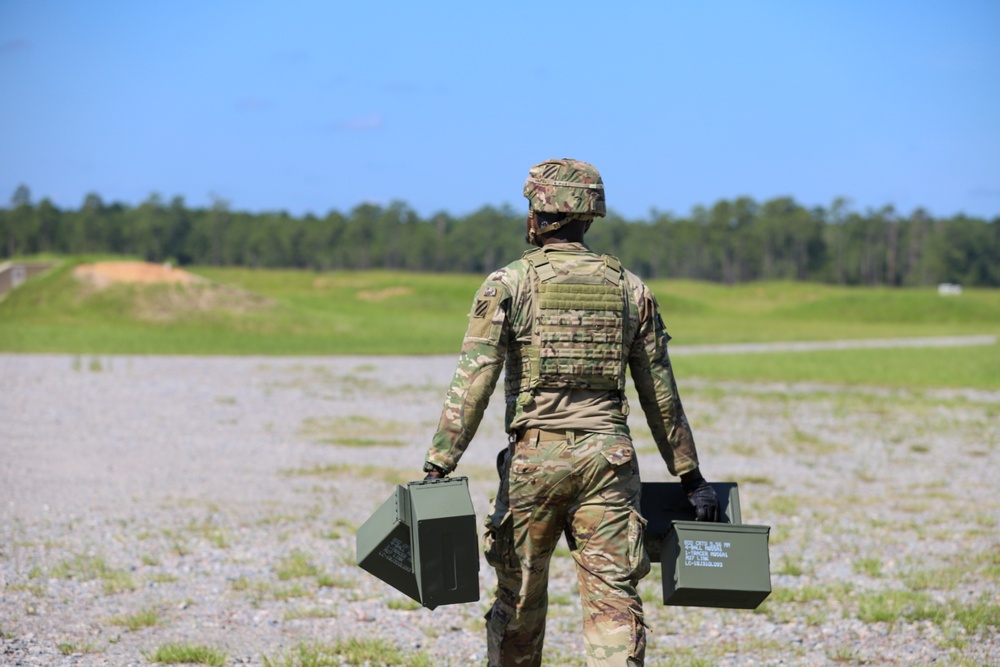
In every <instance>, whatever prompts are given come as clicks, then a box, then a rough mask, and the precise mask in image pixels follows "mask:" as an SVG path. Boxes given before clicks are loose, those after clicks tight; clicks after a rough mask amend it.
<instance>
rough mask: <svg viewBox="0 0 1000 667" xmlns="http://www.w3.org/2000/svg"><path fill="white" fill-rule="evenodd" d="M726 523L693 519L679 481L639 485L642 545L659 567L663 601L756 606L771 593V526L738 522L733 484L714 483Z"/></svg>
mask: <svg viewBox="0 0 1000 667" xmlns="http://www.w3.org/2000/svg"><path fill="white" fill-rule="evenodd" d="M712 486H713V487H714V488H715V492H716V494H717V495H718V496H719V504H720V506H721V509H722V511H723V513H724V514H725V518H726V519H727V521H728V523H709V522H705V521H694V520H693V519H694V508H693V507H691V504H690V503H689V502H688V500H687V496H686V495H685V494H684V490H683V488H682V487H681V485H680V484H677V483H662V482H652V483H644V484H643V485H642V503H641V508H640V511H641V512H642V515H643V516H644V517H645V518H646V520H647V522H648V523H647V526H646V529H647V530H646V533H647V534H646V538H645V542H646V548H647V551H649V554H650V559H651V560H654V562H655V561H659V562H660V564H661V565H662V566H663V572H662V575H663V577H662V578H663V603H664V604H666V605H677V606H692V607H726V608H730V609H755V608H756V607H757V606H759V605H760V603H761V602H763V601H764V599H765V598H767V596H768V595H770V593H771V564H770V557H769V556H768V545H767V540H768V535H769V533H770V527H768V526H753V525H744V524H742V523H741V516H740V506H739V492H738V490H737V486H736V484H734V483H714V484H712Z"/></svg>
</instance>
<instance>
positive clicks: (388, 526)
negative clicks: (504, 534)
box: [356, 477, 479, 609]
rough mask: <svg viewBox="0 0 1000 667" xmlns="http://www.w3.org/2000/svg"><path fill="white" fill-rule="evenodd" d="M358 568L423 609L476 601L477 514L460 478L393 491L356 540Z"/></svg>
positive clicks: (464, 479)
mask: <svg viewBox="0 0 1000 667" xmlns="http://www.w3.org/2000/svg"><path fill="white" fill-rule="evenodd" d="M356 542H357V560H358V565H359V566H360V567H361V568H362V569H363V570H366V571H367V572H369V573H371V574H373V575H375V576H376V577H377V578H378V579H381V580H382V581H384V582H385V583H387V584H389V585H390V586H392V587H393V588H395V589H396V590H398V591H400V592H401V593H403V594H405V595H407V596H409V597H411V598H413V599H414V600H416V601H417V602H419V603H420V604H422V605H423V606H425V607H427V608H428V609H434V608H435V607H437V606H439V605H444V604H458V603H462V602H475V601H476V600H478V599H479V541H478V538H477V536H476V513H475V509H474V508H473V507H472V498H471V496H470V495H469V483H468V479H467V478H465V477H453V478H444V479H436V480H426V481H420V482H410V483H408V484H407V485H406V486H405V487H403V486H397V487H396V490H395V491H394V492H393V494H392V495H391V496H389V498H388V499H387V500H386V501H385V502H384V503H382V505H381V506H380V507H379V508H378V509H377V510H376V511H375V513H374V514H373V515H372V516H371V517H370V518H369V519H368V520H367V521H365V523H364V524H362V526H361V527H360V528H358V532H357V535H356Z"/></svg>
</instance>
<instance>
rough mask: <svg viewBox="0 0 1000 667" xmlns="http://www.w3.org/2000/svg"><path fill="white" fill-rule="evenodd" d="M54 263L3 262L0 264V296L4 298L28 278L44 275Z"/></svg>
mask: <svg viewBox="0 0 1000 667" xmlns="http://www.w3.org/2000/svg"><path fill="white" fill-rule="evenodd" d="M55 265H56V263H55V262H4V263H3V264H0V296H4V295H5V294H7V292H9V291H11V290H12V289H14V288H15V287H17V286H18V285H20V284H21V283H23V282H24V281H26V280H28V279H29V278H34V277H35V276H37V275H39V274H42V273H45V272H46V271H48V270H49V269H51V268H52V267H53V266H55Z"/></svg>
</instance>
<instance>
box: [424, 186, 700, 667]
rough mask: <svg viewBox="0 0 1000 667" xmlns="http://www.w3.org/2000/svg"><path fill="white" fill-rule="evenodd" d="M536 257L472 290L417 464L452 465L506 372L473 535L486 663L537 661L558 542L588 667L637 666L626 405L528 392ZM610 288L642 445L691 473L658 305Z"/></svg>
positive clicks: (633, 475)
mask: <svg viewBox="0 0 1000 667" xmlns="http://www.w3.org/2000/svg"><path fill="white" fill-rule="evenodd" d="M602 203H603V202H602ZM539 252H542V251H537V250H535V251H529V252H526V253H525V255H524V257H522V258H521V259H520V260H517V261H515V262H513V263H511V264H509V265H507V266H506V267H504V268H502V269H500V270H498V271H495V272H494V273H492V274H491V275H490V276H489V277H488V278H487V279H486V281H485V282H484V283H483V285H482V286H481V287H480V288H479V291H478V292H477V293H476V297H475V299H474V300H473V305H472V311H471V313H470V315H469V318H470V321H469V328H468V330H467V332H466V335H465V339H464V341H463V345H462V353H461V356H460V358H459V362H458V367H457V369H456V371H455V376H454V379H453V381H452V384H451V386H450V388H449V389H448V394H447V398H446V400H445V405H444V409H443V410H442V413H441V419H440V422H439V424H438V429H437V432H436V433H435V435H434V439H433V444H432V445H431V447H430V449H429V451H428V453H427V457H426V460H427V462H428V463H429V464H433V465H434V466H436V467H437V468H440V469H441V470H443V471H445V472H451V471H453V470H454V469H455V468H456V466H457V465H458V462H459V460H460V459H461V457H462V454H463V453H464V452H465V449H466V447H467V446H468V444H469V442H470V440H472V438H473V436H474V435H475V433H476V429H477V428H478V426H479V424H480V421H481V419H482V415H483V412H484V411H485V409H486V405H487V402H488V401H489V398H490V395H491V394H492V392H493V389H494V387H495V386H496V383H497V381H498V379H499V377H500V374H501V369H502V368H503V366H504V364H505V363H506V373H505V400H506V412H505V427H506V430H507V432H508V434H510V439H511V442H510V444H509V446H508V447H507V449H505V450H503V451H501V452H500V455H499V456H498V458H497V468H498V472H499V474H500V487H499V490H498V493H497V497H496V498H495V499H494V501H493V506H492V508H491V513H490V515H489V516H488V517H487V520H486V530H485V534H484V547H485V550H486V558H487V560H488V562H489V563H490V564H491V565H492V566H493V567H494V568H495V569H496V572H497V578H498V582H497V590H496V596H495V599H494V602H493V606H492V608H491V610H490V611H489V613H488V614H487V617H486V618H487V643H488V657H489V665H491V666H496V667H499V666H507V665H518V666H520V667H532V666H536V665H540V664H541V655H542V643H543V640H544V631H545V615H546V610H547V605H548V598H547V584H548V570H549V561H550V559H551V556H552V553H553V551H554V549H555V547H556V543H557V542H558V540H559V536H560V535H561V534H565V535H566V538H567V541H568V543H569V547H570V550H571V552H572V554H573V558H574V560H575V561H576V563H577V576H578V579H579V590H580V596H581V599H582V603H583V610H584V641H585V644H586V649H587V661H588V662H587V664H588V665H590V666H595V665H608V666H610V665H622V666H625V665H642V664H643V659H644V652H645V631H644V629H645V626H644V623H643V614H642V601H641V599H640V598H639V595H638V593H637V591H636V584H637V583H638V581H639V579H641V578H642V577H644V576H645V575H646V574H647V573H648V572H649V559H648V556H647V555H646V552H645V549H644V548H643V543H642V534H643V528H644V524H645V522H644V520H643V519H642V517H641V516H640V515H639V512H638V507H639V491H640V483H639V467H638V460H637V458H636V455H635V450H634V448H633V446H632V440H631V436H630V433H629V429H628V425H627V421H626V418H627V415H628V404H627V402H626V400H625V396H624V392H623V391H622V390H620V389H617V388H608V387H607V386H603V387H598V388H591V387H586V386H585V387H579V386H567V387H547V386H542V387H537V386H536V387H534V388H532V387H531V386H530V384H531V383H530V382H527V381H526V377H525V374H526V371H525V369H526V368H527V366H528V365H529V364H527V363H525V358H526V352H525V350H526V349H529V348H528V346H530V344H531V341H532V340H533V335H534V334H537V331H536V328H537V323H538V320H537V312H538V311H537V310H536V303H535V300H536V299H538V298H539V296H538V295H539V280H540V279H539V275H538V274H539V272H538V269H537V268H536V266H535V265H536V264H537V263H538V258H539V254H538V253H539ZM532 257H533V258H534V262H533V261H531V259H532ZM544 259H548V260H549V262H550V263H551V265H552V268H554V271H555V272H556V273H557V274H562V275H569V274H578V273H579V274H598V273H600V272H602V271H606V270H607V267H608V264H609V262H608V259H607V258H606V257H604V256H602V255H598V254H596V253H593V252H592V251H591V250H590V249H589V248H588V247H587V246H586V245H584V244H582V243H555V244H549V245H546V246H545V247H544V256H543V261H544ZM612 266H615V265H614V264H612ZM610 277H611V278H613V279H617V280H619V281H620V284H621V287H622V289H621V294H622V299H621V300H622V302H623V306H624V307H623V310H622V312H623V317H622V319H621V322H620V323H619V325H618V326H619V328H620V331H618V332H608V333H612V334H616V338H615V340H617V341H619V342H618V343H617V344H618V345H620V346H621V349H622V354H621V355H620V356H621V357H622V358H621V363H622V364H623V366H625V365H627V367H628V369H629V373H630V374H631V376H632V379H633V382H634V384H635V387H636V390H637V392H638V395H639V400H640V403H641V405H642V408H643V411H644V412H645V415H646V421H647V423H648V425H649V427H650V430H651V431H652V434H653V438H654V440H655V442H656V444H657V447H658V448H659V451H660V453H661V455H662V456H663V459H664V460H665V461H666V464H667V467H668V468H669V470H670V472H671V473H673V474H675V475H680V474H683V473H685V472H688V471H691V470H694V469H695V468H697V467H698V459H697V453H696V450H695V445H694V439H693V437H692V434H691V429H690V427H689V426H688V422H687V419H686V417H685V415H684V409H683V407H682V405H681V401H680V398H679V396H678V393H677V387H676V384H675V382H674V377H673V371H672V369H671V365H670V359H669V357H668V355H667V341H668V340H669V336H668V335H667V332H666V330H665V328H664V326H663V321H662V319H661V318H660V315H659V312H658V307H657V303H656V300H655V299H654V297H653V295H652V293H651V292H650V291H649V289H648V288H647V287H646V285H644V284H643V282H642V281H641V280H640V279H639V278H638V277H636V276H635V275H634V274H632V273H630V272H628V271H625V270H620V269H619V270H618V273H617V275H613V276H610ZM600 334H601V332H600V331H597V332H596V335H600ZM534 340H535V341H537V336H536V337H535V338H534ZM602 340H603V339H602ZM598 347H599V346H598ZM605 347H607V346H606V345H605ZM541 354H542V356H543V357H545V355H546V351H545V350H543V351H542V353H541Z"/></svg>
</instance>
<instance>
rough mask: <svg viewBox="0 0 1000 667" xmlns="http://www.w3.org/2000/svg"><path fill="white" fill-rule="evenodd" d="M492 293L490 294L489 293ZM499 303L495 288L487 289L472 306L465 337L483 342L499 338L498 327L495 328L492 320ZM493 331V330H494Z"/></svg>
mask: <svg viewBox="0 0 1000 667" xmlns="http://www.w3.org/2000/svg"><path fill="white" fill-rule="evenodd" d="M491 291H492V294H490V293H489V292H491ZM499 302H500V295H499V294H497V290H496V288H493V287H487V288H486V289H485V290H483V293H482V295H480V296H479V297H478V298H477V299H476V303H475V304H474V305H473V306H472V313H471V314H470V318H469V330H468V332H467V333H466V336H467V337H471V338H480V339H484V340H495V339H497V338H498V336H499V327H495V325H494V322H493V319H494V317H493V316H494V314H495V313H496V311H497V307H498V305H499ZM494 329H495V330H494Z"/></svg>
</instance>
